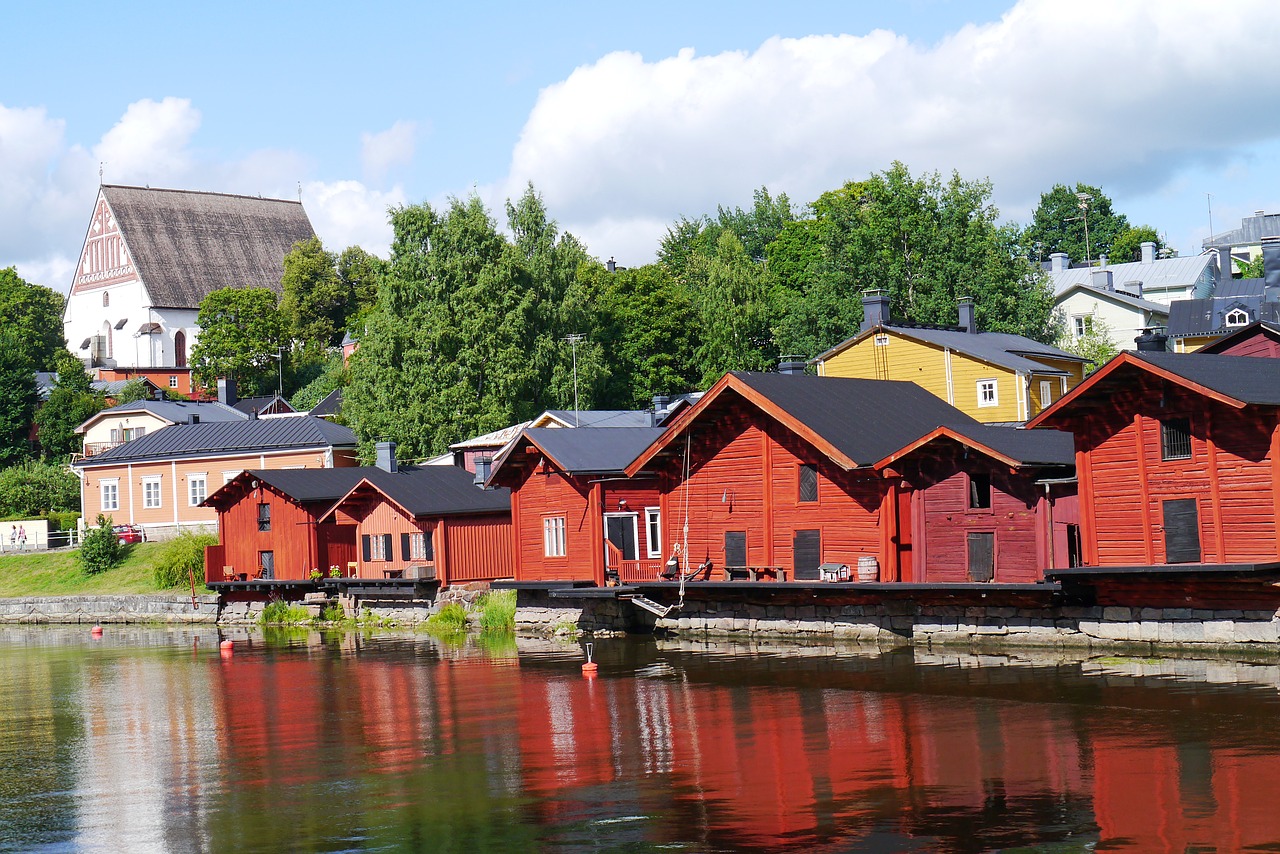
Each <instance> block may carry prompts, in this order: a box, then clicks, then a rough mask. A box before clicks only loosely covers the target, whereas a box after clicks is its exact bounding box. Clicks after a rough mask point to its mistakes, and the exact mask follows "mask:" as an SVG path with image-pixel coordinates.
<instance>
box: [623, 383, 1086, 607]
mask: <svg viewBox="0 0 1280 854" xmlns="http://www.w3.org/2000/svg"><path fill="white" fill-rule="evenodd" d="M940 428H941V429H940ZM1070 464H1071V447H1070V438H1069V437H1066V436H1052V435H1038V436H1035V435H1030V434H1028V433H1027V432H1026V431H1018V430H1015V429H1013V428H1006V427H987V426H984V425H981V424H979V423H978V422H977V421H975V420H974V419H972V418H970V417H969V416H967V415H965V414H964V413H962V412H960V411H959V410H957V409H955V408H954V407H952V406H949V405H948V404H947V403H945V402H944V401H942V400H940V399H939V398H937V397H935V396H934V395H932V394H930V393H928V392H926V391H924V390H923V389H922V388H920V387H919V386H917V385H915V384H914V383H908V382H890V381H884V380H865V379H842V378H835V377H814V376H804V375H787V374H749V373H730V374H726V375H725V376H724V377H723V378H721V380H720V381H719V382H717V383H716V385H715V386H713V387H712V388H711V390H710V391H708V392H707V393H706V394H705V395H704V396H703V397H702V399H701V400H700V401H698V403H697V404H695V405H694V406H693V407H692V408H690V409H688V410H686V411H685V412H683V413H681V414H680V415H679V416H678V417H677V418H676V419H674V420H673V421H672V422H671V423H670V424H669V426H668V428H667V431H666V432H665V433H664V434H663V435H662V436H661V438H660V439H659V440H658V441H657V442H655V443H654V445H652V446H651V447H650V448H649V449H647V450H646V451H645V452H644V453H643V454H641V455H640V456H639V457H638V458H637V459H636V460H635V461H634V462H633V463H631V465H629V466H628V468H627V474H628V475H630V476H633V477H639V476H641V475H642V474H644V473H645V472H652V473H653V474H655V475H657V476H658V478H659V484H660V487H661V496H660V502H659V506H660V510H661V513H662V517H663V518H664V519H665V520H667V525H666V531H665V534H666V537H667V539H666V540H665V542H667V543H668V544H670V545H674V544H675V543H678V542H680V541H681V539H682V537H683V533H682V531H683V527H684V525H685V521H686V520H687V523H688V530H689V533H688V549H689V554H688V556H687V557H688V562H689V563H690V564H693V565H697V564H703V563H705V562H706V561H710V562H711V563H712V564H713V566H714V567H717V568H725V570H726V575H728V576H730V577H733V576H734V575H735V574H736V573H737V572H739V571H741V573H742V574H743V575H744V576H746V577H748V578H759V577H760V576H761V575H764V576H766V577H780V576H781V575H783V574H787V575H789V576H790V577H793V578H796V579H798V580H817V579H818V578H819V576H820V572H819V568H820V566H821V564H824V563H833V564H844V565H847V566H850V567H854V566H857V565H859V564H863V565H865V564H866V562H867V561H869V560H871V559H874V562H875V565H876V566H877V567H878V572H879V579H880V580H883V581H915V582H949V581H998V582H1023V581H1034V580H1037V579H1038V578H1039V577H1040V576H1041V572H1042V570H1043V569H1045V568H1047V566H1048V565H1049V561H1050V559H1051V558H1050V554H1049V549H1048V546H1047V544H1046V545H1045V546H1043V547H1041V548H1039V549H1038V548H1037V547H1036V544H1037V542H1038V538H1042V539H1044V540H1045V541H1049V540H1051V539H1052V537H1051V535H1050V533H1049V529H1048V526H1049V525H1050V524H1051V522H1050V514H1049V508H1048V506H1047V504H1045V506H1042V504H1044V503H1045V502H1046V501H1047V499H1046V498H1045V494H1044V490H1043V489H1037V486H1036V481H1037V480H1038V479H1039V478H1041V477H1043V476H1045V475H1052V476H1061V475H1064V474H1069V469H1070ZM668 550H669V549H668ZM1062 551H1063V552H1065V549H1063V550H1062ZM1062 557H1063V559H1064V560H1065V554H1063V555H1062ZM636 580H640V579H636Z"/></svg>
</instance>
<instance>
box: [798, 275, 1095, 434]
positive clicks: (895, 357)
mask: <svg viewBox="0 0 1280 854" xmlns="http://www.w3.org/2000/svg"><path fill="white" fill-rule="evenodd" d="M862 304H863V310H864V315H863V317H864V319H863V322H862V328H861V330H860V331H859V332H858V334H857V335H855V336H853V337H852V338H849V339H848V340H846V341H843V342H841V343H840V344H838V345H836V346H835V347H833V348H832V349H830V350H828V351H827V352H825V353H823V354H822V355H820V356H818V357H817V358H815V359H812V360H811V363H812V364H814V365H816V366H817V369H818V374H819V375H821V376H831V377H856V378H863V379H881V380H910V381H911V382H914V383H916V384H917V385H919V386H921V387H922V388H924V389H925V390H926V391H929V392H931V393H932V394H935V395H937V396H938V397H940V398H942V399H943V400H945V401H946V402H947V403H950V404H951V405H952V406H954V407H956V408H957V409H959V410H961V411H963V412H964V413H965V414H967V415H970V416H972V417H974V418H976V419H978V420H979V421H982V422H985V423H989V424H990V423H1000V422H1018V421H1026V420H1028V419H1030V418H1032V417H1034V416H1035V415H1037V414H1038V413H1039V412H1040V411H1041V410H1042V409H1044V408H1046V407H1047V406H1049V404H1051V403H1053V402H1054V401H1056V400H1058V399H1059V398H1060V397H1062V396H1063V395H1065V394H1066V393H1067V392H1069V391H1070V390H1071V389H1073V388H1075V387H1076V385H1077V384H1079V383H1080V381H1081V380H1083V379H1084V369H1085V365H1086V364H1087V360H1086V359H1084V358H1082V357H1080V356H1076V355H1074V354H1072V353H1068V352H1066V351H1064V350H1059V349H1058V348H1057V347H1052V346H1050V345H1048V344H1041V343H1040V342H1038V341H1033V340H1032V339H1030V338H1026V337H1024V336H1021V335H1011V334H1008V333H1003V332H979V331H978V329H977V325H976V323H975V321H974V316H973V301H972V300H971V299H968V298H963V299H961V300H960V303H959V321H960V322H959V325H958V326H956V327H946V326H924V325H913V324H910V323H894V322H892V321H891V320H890V315H889V298H888V295H887V294H886V293H885V292H883V291H868V292H867V293H866V294H865V295H864V296H863V300H862Z"/></svg>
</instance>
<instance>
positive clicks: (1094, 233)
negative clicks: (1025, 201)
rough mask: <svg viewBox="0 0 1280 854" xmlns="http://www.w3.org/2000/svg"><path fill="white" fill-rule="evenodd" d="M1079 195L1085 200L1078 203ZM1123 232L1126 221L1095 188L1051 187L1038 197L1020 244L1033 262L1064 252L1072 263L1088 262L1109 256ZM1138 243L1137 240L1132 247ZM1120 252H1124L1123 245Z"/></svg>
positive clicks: (1080, 186) (1084, 186)
mask: <svg viewBox="0 0 1280 854" xmlns="http://www.w3.org/2000/svg"><path fill="white" fill-rule="evenodd" d="M1082 195H1084V196H1088V198H1087V199H1082V198H1081V196H1082ZM1086 218H1087V220H1088V242H1087V245H1086V241H1085V221H1086ZM1127 230H1129V219H1128V217H1126V216H1125V215H1124V214H1121V213H1116V212H1115V211H1113V210H1112V206H1111V199H1110V198H1109V197H1108V196H1107V195H1106V194H1105V193H1103V192H1102V190H1101V189H1099V188H1098V187H1093V186H1090V185H1089V184H1082V183H1077V184H1076V185H1075V187H1074V188H1072V187H1068V186H1067V185H1065V184H1055V185H1054V186H1053V189H1051V190H1049V191H1048V192H1047V193H1044V194H1042V195H1041V196H1040V204H1039V205H1037V206H1036V209H1035V213H1034V214H1033V215H1032V220H1031V224H1030V225H1029V226H1027V230H1026V233H1025V234H1024V236H1023V243H1024V245H1025V246H1026V247H1027V248H1028V249H1030V250H1032V252H1033V254H1034V256H1035V257H1036V259H1037V260H1042V259H1045V258H1048V257H1049V256H1050V255H1052V254H1053V253H1055V252H1065V253H1067V255H1069V256H1070V257H1071V260H1072V261H1073V262H1081V261H1092V260H1096V259H1097V258H1098V257H1099V256H1101V255H1107V256H1110V255H1111V254H1112V251H1113V250H1112V244H1114V243H1115V242H1116V239H1117V238H1118V237H1120V235H1122V234H1124V233H1125V232H1126V231H1127ZM1153 231H1154V229H1153ZM1141 242H1142V241H1141V240H1138V241H1137V243H1135V244H1134V245H1135V246H1136V245H1138V244H1140V243H1141ZM1122 248H1125V247H1124V245H1123V244H1122ZM1126 260H1127V259H1126Z"/></svg>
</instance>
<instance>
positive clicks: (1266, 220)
mask: <svg viewBox="0 0 1280 854" xmlns="http://www.w3.org/2000/svg"><path fill="white" fill-rule="evenodd" d="M1278 235H1280V214H1263V215H1262V216H1247V217H1244V218H1243V219H1241V220H1240V227H1239V228H1235V229H1232V230H1231V231H1224V232H1222V233H1221V234H1215V235H1214V236H1213V237H1206V238H1205V239H1204V240H1203V241H1202V243H1201V245H1202V246H1204V248H1206V249H1208V248H1210V247H1216V246H1232V247H1234V246H1252V245H1254V244H1255V243H1261V242H1262V238H1264V237H1276V236H1278Z"/></svg>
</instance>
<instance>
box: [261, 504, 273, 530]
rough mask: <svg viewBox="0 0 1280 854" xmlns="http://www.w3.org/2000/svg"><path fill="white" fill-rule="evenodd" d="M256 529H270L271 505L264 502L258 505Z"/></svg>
mask: <svg viewBox="0 0 1280 854" xmlns="http://www.w3.org/2000/svg"><path fill="white" fill-rule="evenodd" d="M258 530H259V531H270V530H271V505H270V504H267V503H266V502H263V503H262V504H259V505H258Z"/></svg>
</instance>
